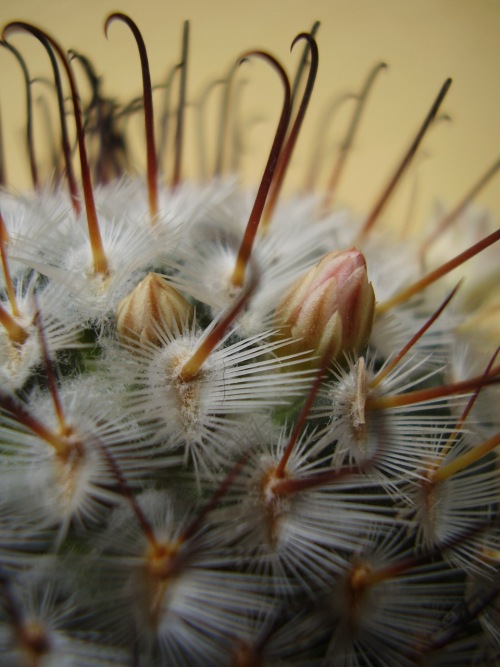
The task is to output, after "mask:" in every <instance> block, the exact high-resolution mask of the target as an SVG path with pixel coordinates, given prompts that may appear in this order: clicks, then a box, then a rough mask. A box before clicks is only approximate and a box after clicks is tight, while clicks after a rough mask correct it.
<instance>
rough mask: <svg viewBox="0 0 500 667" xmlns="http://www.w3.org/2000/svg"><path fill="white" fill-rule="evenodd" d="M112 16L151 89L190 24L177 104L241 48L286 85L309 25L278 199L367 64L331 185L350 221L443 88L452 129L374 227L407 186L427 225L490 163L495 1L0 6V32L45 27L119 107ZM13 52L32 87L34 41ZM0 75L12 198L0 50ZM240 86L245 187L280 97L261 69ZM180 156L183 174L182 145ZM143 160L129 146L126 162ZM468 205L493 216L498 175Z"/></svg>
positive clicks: (9, 75) (499, 49) (132, 65)
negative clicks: (141, 59)
mask: <svg viewBox="0 0 500 667" xmlns="http://www.w3.org/2000/svg"><path fill="white" fill-rule="evenodd" d="M115 10H120V11H123V12H126V13H128V14H130V16H131V17H132V18H133V19H134V20H135V21H136V22H137V24H138V25H139V27H140V29H141V31H142V33H143V36H144V39H145V41H146V44H147V47H148V53H149V57H150V65H151V72H152V78H153V80H154V81H159V80H160V79H161V78H162V77H164V76H165V74H166V72H167V71H168V69H169V67H170V66H172V65H173V64H174V63H175V62H176V61H177V59H178V58H179V51H180V41H181V29H182V22H183V20H184V19H190V21H191V51H190V68H189V81H188V86H189V97H190V99H194V98H196V97H197V96H198V95H199V94H200V92H201V90H202V88H203V84H204V83H205V82H206V81H207V80H209V79H210V78H218V77H220V76H221V75H223V74H224V72H225V71H226V70H227V68H228V67H229V65H230V64H231V62H233V60H234V58H235V57H236V56H237V55H238V54H239V53H241V52H242V51H244V50H247V49H249V48H265V49H269V50H270V51H272V52H273V53H274V54H275V55H277V56H278V57H279V58H280V59H281V61H282V62H283V64H284V65H285V66H286V68H287V69H288V71H289V72H290V73H292V74H293V72H294V68H295V65H296V62H297V57H298V52H299V50H298V49H297V52H296V53H295V52H294V53H293V54H292V55H290V53H289V47H290V43H291V41H292V39H293V37H294V36H295V35H296V34H297V33H298V32H301V31H303V30H308V29H310V27H311V25H312V23H313V21H314V20H315V19H319V20H321V22H322V25H321V28H320V32H319V35H318V43H319V49H320V68H319V75H318V79H317V85H316V89H315V91H314V94H313V100H312V104H311V108H310V112H309V113H308V116H307V118H306V122H305V126H304V132H303V133H302V135H301V137H300V141H299V144H298V147H297V154H296V158H295V160H294V163H293V168H292V170H291V173H290V175H289V179H288V180H287V187H288V188H289V189H290V188H291V187H295V185H296V184H298V183H300V182H301V181H302V179H303V176H304V172H305V165H306V164H307V162H308V161H309V159H310V156H311V147H312V145H313V137H314V132H315V130H316V129H317V125H318V119H319V118H320V117H321V111H322V109H324V108H325V106H326V105H327V104H328V102H329V100H331V99H332V98H333V97H334V95H335V94H336V93H339V92H343V91H346V90H354V91H356V90H357V89H358V88H359V87H360V86H361V85H362V82H363V80H364V77H365V76H366V74H367V72H368V71H369V69H370V68H371V67H372V66H373V65H374V64H375V63H376V62H378V61H379V60H385V61H386V62H387V63H388V64H389V66H390V69H389V71H388V72H387V73H385V74H382V75H381V76H380V77H379V80H378V82H377V84H376V87H375V89H374V90H373V94H372V95H371V98H370V100H369V106H368V108H367V110H366V113H365V115H364V119H363V124H362V127H361V131H360V134H359V136H358V139H357V142H356V148H355V151H354V152H353V154H352V156H351V159H350V162H349V165H348V169H347V172H346V174H345V177H344V179H343V181H342V184H341V188H340V193H339V195H340V197H341V198H342V200H344V201H347V202H348V203H349V204H350V205H351V206H352V207H353V208H354V209H355V210H356V211H360V212H361V211H365V210H367V209H369V207H370V205H371V204H372V202H373V201H374V199H375V197H376V195H377V193H378V192H379V191H380V188H381V187H382V186H383V185H384V183H385V182H386V180H387V178H388V177H389V175H390V174H391V171H392V170H393V168H394V166H395V164H396V162H397V160H398V159H399V157H400V156H401V155H402V153H403V151H404V149H405V148H406V147H407V146H408V145H409V143H410V141H411V139H412V138H413V136H414V134H415V132H416V130H417V128H418V126H419V124H420V123H421V122H422V119H423V117H424V116H425V114H426V112H427V110H428V108H429V107H430V105H431V104H432V101H433V99H434V97H435V95H436V94H437V91H438V90H439V88H440V86H441V84H442V82H443V81H444V79H445V78H446V77H447V76H451V77H453V79H454V83H453V86H452V88H451V90H450V93H449V94H448V96H447V98H446V101H445V104H444V110H445V111H446V112H447V113H449V114H450V115H451V116H452V117H453V122H452V123H449V124H446V123H441V124H439V125H438V126H436V127H435V128H433V130H432V132H431V133H430V134H429V136H428V137H427V140H426V142H425V148H424V151H425V153H426V155H428V157H427V158H426V159H425V160H421V161H420V162H419V163H418V166H417V167H416V168H415V169H414V170H413V171H412V173H411V174H410V175H409V178H408V179H407V180H406V181H405V183H404V184H403V186H402V187H401V188H400V190H399V192H398V196H397V198H396V200H395V202H394V203H393V204H392V205H391V208H390V210H389V211H387V213H386V217H387V218H388V219H390V220H393V221H397V220H399V219H400V218H401V217H402V216H403V215H404V211H405V210H406V208H407V206H408V201H409V198H410V192H411V189H412V185H413V184H414V183H415V182H417V183H418V191H417V202H418V208H417V210H416V213H417V216H418V217H419V219H423V218H424V217H425V216H426V215H427V214H428V212H429V211H430V206H431V202H432V201H433V199H434V198H435V197H436V196H440V197H442V198H443V199H444V200H445V201H446V202H447V203H448V204H449V205H452V204H453V203H454V202H455V201H456V200H457V198H458V197H460V196H461V195H462V194H463V193H465V191H466V190H467V189H468V188H470V186H471V185H472V184H473V183H474V181H475V180H476V179H477V178H478V177H479V176H480V174H481V173H482V172H483V171H484V170H485V169H486V168H487V167H488V166H489V165H490V164H492V162H493V161H494V160H495V159H497V158H498V156H499V153H500V150H499V145H500V142H499V141H498V139H499V135H500V132H499V130H500V121H499V118H500V86H499V74H500V1H499V0H349V1H348V0H308V1H304V0H251V1H248V2H242V1H241V0H232V1H230V0H184V2H178V3H174V2H167V1H161V2H156V1H155V0H143V1H142V2H138V1H137V0H135V1H134V0H112V1H110V0H86V1H83V0H82V1H76V0H39V1H38V0H1V3H0V24H1V25H2V26H3V25H4V24H5V23H7V22H8V21H10V20H14V19H22V20H27V21H30V22H33V23H36V24H38V25H39V26H41V27H44V28H45V29H47V30H48V31H50V33H51V34H52V35H53V36H56V37H57V38H58V39H59V41H60V43H61V44H62V46H63V47H64V48H71V47H73V48H76V49H77V50H80V51H81V52H82V53H84V54H86V55H89V56H90V57H91V58H92V59H93V62H94V64H95V65H96V67H97V69H98V70H99V72H100V73H101V74H102V75H103V77H104V79H105V81H106V87H105V90H106V92H107V93H109V94H110V95H116V96H120V97H121V98H122V99H126V97H127V96H128V95H130V96H131V95H135V94H137V93H138V92H139V91H140V88H141V82H140V72H139V66H138V56H137V50H136V47H135V45H134V42H133V39H132V35H131V34H130V33H129V31H128V30H127V28H126V27H125V26H124V25H119V24H115V25H113V26H112V27H111V29H110V39H109V41H107V40H106V38H105V37H104V34H103V28H102V26H103V22H104V19H105V18H106V16H107V14H108V13H109V12H110V11H115ZM12 43H13V44H15V45H16V46H17V47H18V48H19V49H20V50H21V51H22V52H23V54H24V55H25V57H26V58H27V61H28V65H29V67H30V73H31V76H38V75H42V74H45V75H47V76H48V74H49V72H50V70H49V68H48V63H47V57H46V55H45V53H44V51H43V49H42V48H41V47H40V46H39V45H38V44H37V43H35V41H34V40H33V38H31V37H29V36H26V35H21V34H19V35H15V36H12ZM0 71H1V87H0V104H1V111H2V120H3V128H4V135H5V157H6V162H7V169H8V181H9V184H10V185H11V186H12V187H15V188H19V189H22V188H23V187H25V186H26V185H27V184H28V183H29V181H28V179H27V162H26V159H25V155H24V146H23V145H22V143H21V142H22V124H23V122H24V91H23V87H22V79H21V74H20V70H19V66H18V65H17V63H16V62H15V60H14V58H13V57H12V56H11V55H10V54H9V53H8V52H7V51H6V50H2V51H0ZM249 73H251V75H252V83H249V84H248V86H247V87H246V88H245V93H244V97H243V108H244V113H245V114H247V116H246V117H247V118H248V119H251V118H254V117H258V118H259V119H261V122H259V123H257V124H255V125H252V128H251V130H250V131H249V135H248V137H247V142H246V150H245V155H244V166H245V170H244V171H245V176H246V178H247V179H248V180H252V181H255V180H256V179H257V178H258V177H259V174H260V171H261V169H262V166H263V164H264V163H265V160H266V158H267V150H268V146H269V145H270V140H271V139H270V138H271V136H272V133H273V131H274V124H275V122H276V120H275V119H276V118H277V115H278V113H279V105H280V99H281V89H280V85H279V84H278V83H277V79H276V76H275V74H274V73H272V72H270V71H267V70H266V67H265V66H264V65H263V64H261V63H258V62H255V63H252V64H251V65H248V66H247V72H246V73H245V74H244V76H245V77H246V76H248V75H249ZM79 80H82V79H81V78H80V79H79ZM82 88H83V84H82ZM340 121H342V118H341V119H340ZM344 122H345V121H344ZM341 129H342V122H339V124H338V126H337V129H336V130H335V128H332V129H331V130H324V129H323V130H322V132H323V134H322V139H323V141H324V143H325V144H328V143H330V142H331V143H332V144H334V142H335V140H338V139H339V137H340V136H341ZM137 133H138V134H139V135H140V133H141V126H140V124H139V122H137ZM190 134H191V132H190ZM38 141H39V139H38ZM186 151H187V159H188V162H189V168H190V170H191V172H192V173H194V174H195V173H196V159H195V157H194V152H193V151H194V148H193V145H192V142H191V143H190V144H189V145H188V147H187V149H186ZM142 153H143V151H142V149H141V148H140V147H138V148H137V150H136V156H137V159H138V161H139V162H140V161H141V159H142V157H141V155H142ZM325 173H326V172H325ZM323 180H324V179H323ZM478 201H479V202H480V203H481V204H484V205H485V206H489V207H491V208H493V210H495V212H496V214H497V216H498V214H499V213H500V181H499V178H498V176H497V178H496V180H495V181H493V182H492V183H491V184H490V185H489V186H488V187H487V189H486V190H485V191H484V193H483V194H481V196H480V197H479V198H478Z"/></svg>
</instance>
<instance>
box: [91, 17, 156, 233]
mask: <svg viewBox="0 0 500 667" xmlns="http://www.w3.org/2000/svg"><path fill="white" fill-rule="evenodd" d="M113 21H122V22H123V23H125V24H126V25H127V26H128V27H129V28H130V30H131V32H132V34H133V36H134V39H135V41H136V44H137V48H138V50H139V57H140V60H141V72H142V90H143V97H144V119H145V126H146V151H147V169H148V196H149V214H150V216H151V220H152V221H154V220H155V218H156V216H157V214H158V166H157V161H156V149H155V137H154V115H153V90H152V86H151V75H150V73H149V61H148V54H147V51H146V45H145V43H144V39H143V38H142V35H141V32H140V30H139V28H138V27H137V25H136V24H135V23H134V21H132V19H131V18H130V17H129V16H127V15H126V14H121V13H120V12H115V13H114V14H110V15H109V16H108V18H107V19H106V22H105V24H104V34H105V35H106V37H108V28H109V26H110V24H111V23H112V22H113Z"/></svg>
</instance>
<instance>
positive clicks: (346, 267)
mask: <svg viewBox="0 0 500 667" xmlns="http://www.w3.org/2000/svg"><path fill="white" fill-rule="evenodd" d="M374 308H375V295H374V292H373V287H372V285H371V283H369V282H368V275H367V272H366V262H365V258H364V256H363V254H362V253H361V252H360V251H359V250H356V249H354V248H353V249H351V250H339V251H334V252H330V253H328V254H327V255H325V256H324V257H323V259H321V260H320V261H319V262H318V263H317V264H316V266H314V267H313V268H312V269H310V270H309V271H308V272H307V273H306V274H305V275H303V276H302V277H301V278H299V280H297V282H296V283H295V284H294V285H293V287H292V288H291V289H290V291H289V292H288V294H287V295H286V296H285V298H284V299H283V300H282V301H281V302H280V303H279V305H278V307H277V309H276V315H275V325H276V326H277V327H279V329H280V334H279V335H280V338H281V337H285V338H289V337H290V338H294V339H295V340H294V342H293V343H292V344H291V345H290V346H287V347H286V348H285V350H284V351H286V352H287V353H290V352H305V351H307V350H311V351H313V352H314V353H315V354H316V355H317V356H318V360H317V361H316V365H317V364H318V363H319V360H320V359H322V358H323V356H324V355H328V357H329V358H330V360H333V359H336V358H337V357H338V356H339V355H340V354H341V353H342V352H348V351H351V350H357V349H359V348H361V347H362V346H363V345H364V344H365V343H366V342H367V341H368V338H369V336H370V333H371V329H372V324H373V314H374Z"/></svg>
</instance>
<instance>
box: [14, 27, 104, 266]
mask: <svg viewBox="0 0 500 667" xmlns="http://www.w3.org/2000/svg"><path fill="white" fill-rule="evenodd" d="M15 30H25V31H27V32H29V33H31V34H32V35H33V36H34V37H36V38H37V39H38V40H39V41H40V42H41V43H42V44H44V43H45V42H48V43H49V44H50V46H51V47H52V48H53V49H54V51H55V52H56V53H57V55H58V56H59V58H60V59H61V62H62V63H63V66H64V69H65V71H66V75H67V77H68V81H69V85H70V88H71V99H72V102H73V110H74V115H75V124H76V138H77V141H78V151H79V154H80V169H81V173H82V185H83V193H84V199H85V210H86V213H87V224H88V229H89V237H90V245H91V248H92V257H93V263H94V272H95V273H97V274H100V275H107V274H108V272H109V267H108V260H107V258H106V254H105V252H104V246H103V243H102V237H101V232H100V229H99V222H98V220H97V211H96V207H95V201H94V193H93V192H92V182H91V179H90V168H89V162H88V159H87V150H86V148H85V136H84V132H83V124H82V114H81V109H80V98H79V95H78V89H77V86H76V81H75V77H74V76H73V72H72V70H71V67H70V64H69V61H68V58H67V57H66V54H65V53H64V51H63V50H62V48H61V47H60V46H59V44H58V42H56V40H55V39H54V38H53V37H51V36H50V35H48V34H47V33H46V32H44V31H43V30H40V28H37V27H36V26H34V25H31V24H30V23H24V22H23V21H14V22H13V23H9V24H8V25H7V26H6V27H5V28H4V31H3V35H2V37H3V39H5V36H6V35H7V34H8V33H11V32H13V31H15Z"/></svg>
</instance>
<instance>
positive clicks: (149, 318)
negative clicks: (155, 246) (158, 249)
mask: <svg viewBox="0 0 500 667" xmlns="http://www.w3.org/2000/svg"><path fill="white" fill-rule="evenodd" d="M192 316H193V307H192V305H191V304H190V303H189V302H188V301H186V299H185V298H184V297H183V296H182V294H180V292H178V291H177V290H176V289H175V288H174V287H172V286H171V285H169V284H168V283H167V281H166V280H165V278H163V277H162V276H160V275H158V274H157V273H148V275H147V276H146V277H145V278H144V279H143V280H141V282H140V283H139V284H138V285H137V287H135V289H133V290H132V292H130V294H128V295H127V296H126V297H124V298H123V299H122V300H121V301H120V303H119V304H118V307H117V309H116V319H117V325H116V326H117V330H118V333H119V335H120V336H121V337H122V338H123V339H126V340H128V341H130V340H132V341H135V342H138V343H143V342H145V341H149V342H151V343H155V344H157V345H158V344H161V336H160V335H159V330H160V331H161V330H163V331H168V332H173V333H175V332H176V331H181V330H182V327H183V324H184V323H185V322H187V321H189V320H190V319H191V318H192Z"/></svg>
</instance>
